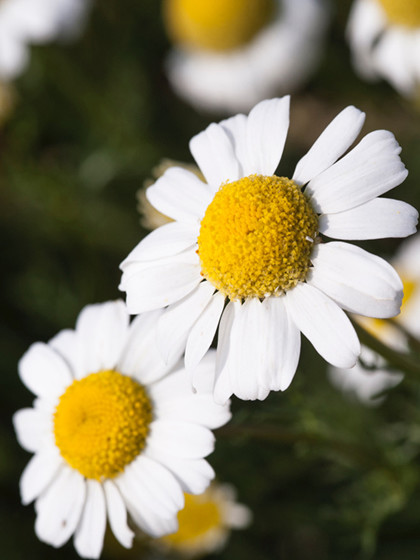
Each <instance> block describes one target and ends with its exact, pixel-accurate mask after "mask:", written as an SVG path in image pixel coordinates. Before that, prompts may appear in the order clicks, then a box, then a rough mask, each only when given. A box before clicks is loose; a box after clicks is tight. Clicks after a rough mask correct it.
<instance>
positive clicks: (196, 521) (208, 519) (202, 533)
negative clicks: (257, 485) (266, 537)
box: [156, 482, 252, 558]
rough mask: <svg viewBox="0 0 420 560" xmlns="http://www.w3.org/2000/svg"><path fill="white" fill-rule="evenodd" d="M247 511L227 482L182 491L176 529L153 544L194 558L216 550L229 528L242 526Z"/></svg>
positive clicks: (225, 539)
mask: <svg viewBox="0 0 420 560" xmlns="http://www.w3.org/2000/svg"><path fill="white" fill-rule="evenodd" d="M251 518H252V515H251V511H250V509H249V508H247V507H246V506H244V505H243V504H239V503H238V502H237V501H236V492H235V489H234V488H233V487H232V486H231V485H230V484H220V483H218V482H213V483H212V484H211V485H210V486H209V487H208V488H207V490H206V491H205V492H203V494H198V495H194V496H193V495H190V494H185V506H184V509H182V510H181V511H180V512H179V513H178V524H179V527H178V531H177V532H176V533H172V534H171V535H167V536H165V537H163V538H162V539H160V540H159V541H157V543H156V544H157V545H163V547H165V548H167V549H169V550H171V551H173V552H175V553H178V554H179V556H183V557H184V558H185V557H186V558H196V557H198V556H203V555H204V554H211V553H213V552H218V551H220V550H221V549H222V548H223V547H224V546H225V545H226V542H227V540H228V538H229V535H230V531H231V529H244V528H246V527H247V526H248V525H249V524H250V522H251Z"/></svg>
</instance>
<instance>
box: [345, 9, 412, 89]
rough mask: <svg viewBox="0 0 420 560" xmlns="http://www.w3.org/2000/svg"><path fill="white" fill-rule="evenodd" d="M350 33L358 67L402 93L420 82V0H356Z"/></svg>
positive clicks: (348, 31)
mask: <svg viewBox="0 0 420 560" xmlns="http://www.w3.org/2000/svg"><path fill="white" fill-rule="evenodd" d="M347 35H348V39H349V43H350V47H351V50H352V55H353V61H354V65H355V67H356V69H357V70H358V72H359V73H360V74H361V76H363V77H364V78H366V79H378V78H384V79H385V80H387V81H388V82H390V83H391V84H392V86H393V87H394V88H395V89H396V90H398V91H399V92H400V93H401V94H403V95H407V96H410V95H415V94H416V93H417V92H418V87H419V84H420V1H419V0H355V2H354V5H353V7H352V10H351V13H350V17H349V23H348V28H347Z"/></svg>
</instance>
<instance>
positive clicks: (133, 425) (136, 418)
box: [54, 370, 152, 480]
mask: <svg viewBox="0 0 420 560" xmlns="http://www.w3.org/2000/svg"><path fill="white" fill-rule="evenodd" d="M151 420H152V405H151V402H150V399H149V397H148V396H147V394H146V391H145V389H144V387H143V386H142V385H140V384H139V383H137V382H136V381H134V380H133V379H131V377H127V376H125V375H122V374H121V373H118V372H116V371H112V370H107V371H100V372H99V373H93V374H91V375H88V376H87V377H85V378H83V379H81V380H79V381H78V380H76V381H74V382H73V383H72V385H70V386H69V387H68V388H67V390H66V392H65V393H64V394H63V395H62V396H61V398H60V401H59V404H58V405H57V408H56V411H55V415H54V436H55V443H56V445H57V447H58V449H59V450H60V453H61V455H62V457H63V458H64V459H65V460H66V461H67V463H68V464H69V465H70V466H71V467H73V468H74V469H77V470H78V471H79V472H80V473H81V474H82V475H83V476H85V477H86V478H93V479H96V480H103V479H105V478H113V477H115V476H116V475H118V474H119V473H121V472H122V471H123V470H124V467H125V466H126V465H128V464H129V463H131V461H133V459H135V458H136V457H137V455H138V454H139V453H140V452H141V451H142V449H143V448H144V446H145V443H146V437H147V434H148V432H149V425H150V422H151Z"/></svg>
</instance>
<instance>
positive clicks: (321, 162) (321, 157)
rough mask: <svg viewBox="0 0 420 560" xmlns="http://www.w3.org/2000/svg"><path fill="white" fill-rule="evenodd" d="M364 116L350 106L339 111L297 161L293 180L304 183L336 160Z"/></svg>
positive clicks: (357, 132) (358, 128)
mask: <svg viewBox="0 0 420 560" xmlns="http://www.w3.org/2000/svg"><path fill="white" fill-rule="evenodd" d="M365 116H366V115H365V113H362V111H359V109H356V107H352V106H349V107H346V108H345V109H344V110H343V111H341V113H339V114H338V115H337V116H336V117H335V119H334V120H333V121H331V123H330V124H329V125H328V126H327V128H326V129H325V130H324V132H323V133H322V134H321V135H320V136H319V138H318V139H317V140H316V142H315V143H314V144H313V146H312V148H311V149H310V150H309V152H308V153H307V154H306V155H305V156H303V158H302V159H301V160H300V161H299V162H298V164H297V166H296V170H295V172H294V174H293V180H294V181H296V182H297V183H298V184H299V185H304V184H306V183H307V182H308V181H310V180H311V179H313V178H314V177H316V176H317V175H318V174H319V173H321V172H322V171H325V170H326V169H328V167H330V165H332V164H333V163H334V162H336V161H337V159H338V158H339V157H340V156H342V155H343V154H344V152H345V151H347V150H348V148H349V147H350V146H351V145H352V144H353V142H354V141H355V140H356V138H357V136H358V135H359V132H360V131H361V130H362V127H363V123H364V122H365Z"/></svg>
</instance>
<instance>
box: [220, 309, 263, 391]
mask: <svg viewBox="0 0 420 560" xmlns="http://www.w3.org/2000/svg"><path fill="white" fill-rule="evenodd" d="M264 311H265V309H264V308H263V307H262V304H261V302H260V301H259V299H257V298H252V299H248V300H246V301H245V303H244V304H243V305H237V306H236V312H235V317H234V320H233V323H232V331H231V339H230V348H229V358H228V367H229V368H230V386H231V388H232V391H233V394H234V395H236V396H237V397H238V398H240V399H243V400H255V399H257V398H258V395H259V381H260V380H261V379H262V380H264V377H265V376H264V373H265V371H266V362H265V359H266V355H267V354H266V343H267V336H268V333H267V331H266V327H267V323H266V321H265V313H264ZM264 385H265V386H266V384H265V383H264Z"/></svg>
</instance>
